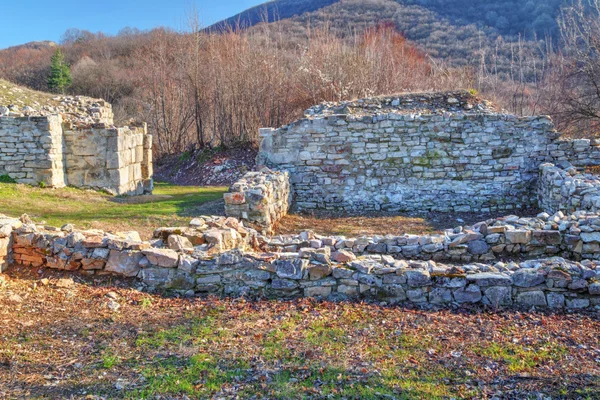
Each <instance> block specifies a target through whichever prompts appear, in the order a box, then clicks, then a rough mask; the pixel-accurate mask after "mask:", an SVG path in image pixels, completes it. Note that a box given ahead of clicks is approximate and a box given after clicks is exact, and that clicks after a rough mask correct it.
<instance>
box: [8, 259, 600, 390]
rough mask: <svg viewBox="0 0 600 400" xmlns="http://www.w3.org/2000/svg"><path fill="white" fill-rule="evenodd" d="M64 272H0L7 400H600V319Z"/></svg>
mask: <svg viewBox="0 0 600 400" xmlns="http://www.w3.org/2000/svg"><path fill="white" fill-rule="evenodd" d="M66 276H67V275H63V274H62V273H60V272H58V271H52V270H37V269H30V268H18V267H13V268H12V269H11V270H10V271H9V272H8V273H7V274H6V275H0V327H1V329H0V398H3V399H4V398H6V399H16V398H52V399H58V398H73V399H79V398H85V399H104V398H106V399H108V398H110V399H112V398H134V399H138V398H154V399H191V398H193V399H196V398H202V399H203V398H220V399H246V398H256V399H290V398H306V399H323V398H334V399H335V398H340V399H342V398H345V399H425V398H427V399H436V398H439V399H448V398H470V399H488V398H489V399H491V398H494V399H524V398H547V397H543V396H552V398H582V399H584V398H587V399H594V398H599V396H600V341H599V336H598V333H599V332H600V318H599V314H598V312H578V313H550V312H539V311H535V310H505V311H502V312H497V313H496V312H492V311H489V310H485V309H481V308H454V309H429V310H421V309H416V308H403V307H398V306H394V307H390V306H386V305H383V304H379V303H367V302H360V303H359V302H354V303H353V302H342V303H332V302H326V301H316V300H308V299H303V300H289V301H283V300H280V301H271V300H248V299H218V298H179V297H177V296H176V295H175V294H173V293H154V294H152V293H145V292H142V291H140V290H138V289H136V286H137V285H138V283H137V282H136V281H135V280H125V279H119V278H115V277H109V276H104V277H84V276H79V275H71V276H72V277H73V281H70V280H69V279H68V278H67V279H65V278H66ZM61 279H62V280H61ZM523 311H526V312H523Z"/></svg>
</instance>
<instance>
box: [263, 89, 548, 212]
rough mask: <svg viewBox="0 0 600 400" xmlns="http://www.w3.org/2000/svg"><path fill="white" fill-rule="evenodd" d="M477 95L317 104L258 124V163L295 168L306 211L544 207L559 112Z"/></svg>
mask: <svg viewBox="0 0 600 400" xmlns="http://www.w3.org/2000/svg"><path fill="white" fill-rule="evenodd" d="M420 96H422V97H420ZM475 100H476V99H475V98H473V97H472V96H469V95H468V94H465V93H451V94H437V95H406V96H399V97H396V98H380V99H367V100H363V102H365V103H364V104H362V103H360V102H357V103H353V104H351V106H348V105H346V106H344V107H342V109H341V110H340V107H338V108H334V109H333V110H331V109H329V108H323V107H321V108H319V109H317V110H316V111H314V110H312V111H311V110H309V111H311V112H308V113H307V114H309V116H308V117H307V118H305V119H302V120H299V121H297V122H294V123H292V124H290V125H288V126H284V127H282V128H279V129H262V130H261V131H260V135H261V138H262V141H261V147H260V153H259V155H258V162H259V164H264V165H266V166H268V167H271V168H274V169H277V170H286V171H289V173H290V179H291V181H292V185H293V191H294V195H295V197H296V208H297V209H298V210H300V211H303V210H310V209H316V208H320V209H339V210H352V211H363V210H380V209H381V210H386V211H455V212H457V211H484V212H486V211H488V212H496V211H505V210H514V209H520V208H528V207H531V206H534V205H536V203H537V196H536V183H537V177H538V168H539V165H540V164H542V163H543V162H545V161H550V160H551V157H550V154H551V153H552V152H553V150H555V149H557V148H558V145H557V144H556V143H555V140H556V139H557V138H558V137H559V134H558V133H557V132H556V130H555V129H554V126H553V124H552V122H551V120H550V119H549V118H548V117H544V116H540V117H517V116H514V115H508V114H502V113H497V112H494V111H493V110H492V109H489V108H487V107H486V106H485V104H481V103H479V104H477V103H476V101H475ZM442 103H443V104H444V106H443V107H444V108H441V109H440V108H439V107H442V106H441V105H440V104H442ZM361 104H362V108H361ZM407 104H408V105H407ZM434 106H435V107H434ZM326 111H330V112H326ZM337 112H342V114H337ZM420 112H426V113H420Z"/></svg>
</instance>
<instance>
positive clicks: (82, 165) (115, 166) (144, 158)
mask: <svg viewBox="0 0 600 400" xmlns="http://www.w3.org/2000/svg"><path fill="white" fill-rule="evenodd" d="M64 138H65V153H64V157H65V162H66V176H67V182H68V183H69V185H72V186H76V187H89V188H95V189H103V190H106V191H109V192H110V193H113V194H127V195H139V194H143V193H151V192H152V179H151V178H152V137H151V136H150V135H147V134H146V129H145V127H143V126H142V127H123V128H96V129H95V128H89V129H82V130H65V132H64Z"/></svg>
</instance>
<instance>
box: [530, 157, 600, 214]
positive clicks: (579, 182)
mask: <svg viewBox="0 0 600 400" xmlns="http://www.w3.org/2000/svg"><path fill="white" fill-rule="evenodd" d="M538 197H539V207H540V208H541V209H543V210H546V211H548V212H557V211H563V212H566V213H572V212H574V211H577V210H584V211H590V212H598V211H600V178H599V177H598V176H597V175H592V174H587V173H582V172H580V171H578V170H577V169H576V168H575V167H573V166H572V165H570V164H568V163H565V165H564V166H562V167H559V166H555V165H554V164H549V163H548V164H542V165H541V166H540V179H539V184H538Z"/></svg>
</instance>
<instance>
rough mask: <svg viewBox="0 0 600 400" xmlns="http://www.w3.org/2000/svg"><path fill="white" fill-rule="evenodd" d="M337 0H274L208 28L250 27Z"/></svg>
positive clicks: (327, 4)
mask: <svg viewBox="0 0 600 400" xmlns="http://www.w3.org/2000/svg"><path fill="white" fill-rule="evenodd" d="M338 1H339V0H275V1H269V2H267V3H264V4H260V5H258V6H255V7H252V8H249V9H247V10H246V11H242V12H241V13H239V14H236V15H234V16H233V17H230V18H227V19H225V20H223V21H220V22H217V23H216V24H214V25H212V26H210V27H209V28H208V30H215V29H216V30H219V29H227V28H230V27H231V28H238V27H243V28H245V27H250V26H254V25H256V24H258V23H261V22H274V21H278V20H282V19H287V18H292V17H294V16H297V15H301V14H304V13H307V12H312V11H315V10H318V9H320V8H323V7H327V6H329V5H331V4H333V3H336V2H338Z"/></svg>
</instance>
